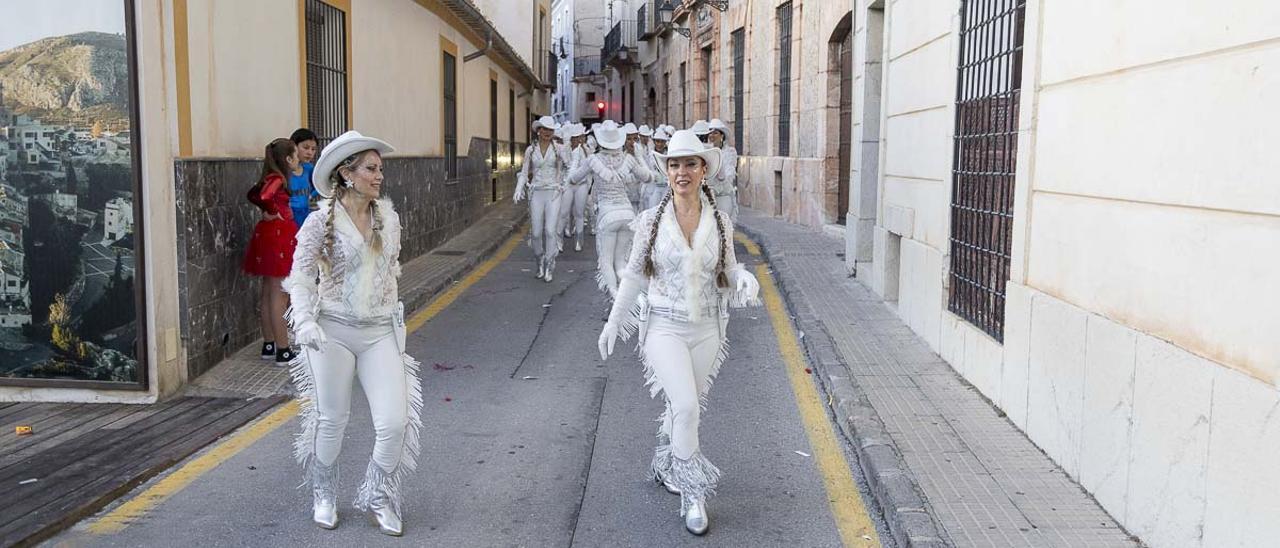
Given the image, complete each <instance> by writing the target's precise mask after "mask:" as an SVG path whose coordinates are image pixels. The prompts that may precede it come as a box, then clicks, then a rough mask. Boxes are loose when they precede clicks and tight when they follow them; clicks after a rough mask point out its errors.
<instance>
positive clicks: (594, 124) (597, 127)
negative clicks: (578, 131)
mask: <svg viewBox="0 0 1280 548" xmlns="http://www.w3.org/2000/svg"><path fill="white" fill-rule="evenodd" d="M597 131H600V122H592V124H591V130H590V131H588V133H595V132H597Z"/></svg>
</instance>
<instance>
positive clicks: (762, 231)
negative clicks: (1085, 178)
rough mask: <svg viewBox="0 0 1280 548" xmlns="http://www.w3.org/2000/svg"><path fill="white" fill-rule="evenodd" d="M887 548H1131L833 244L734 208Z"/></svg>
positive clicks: (1104, 515) (1128, 539) (1105, 517)
mask: <svg viewBox="0 0 1280 548" xmlns="http://www.w3.org/2000/svg"><path fill="white" fill-rule="evenodd" d="M738 225H739V227H738V228H739V230H740V231H742V232H743V233H744V234H745V235H747V236H749V237H750V238H751V239H753V240H755V241H756V242H757V243H759V244H760V245H761V248H762V250H763V252H764V254H765V256H766V257H767V258H768V260H769V264H770V267H771V268H772V270H773V272H774V275H775V276H776V277H777V279H778V282H779V284H780V285H781V286H782V290H783V293H784V294H785V296H786V299H787V301H788V306H789V307H790V308H791V312H792V314H793V315H794V316H795V318H796V323H797V326H798V327H799V328H800V329H801V330H802V332H803V333H804V337H803V338H804V343H805V347H806V351H807V352H808V353H809V358H810V361H811V362H813V363H814V365H815V367H816V368H817V369H818V373H820V375H819V377H820V378H821V379H822V381H823V383H824V385H825V388H826V389H827V391H828V393H829V394H830V395H831V399H832V407H833V408H834V411H835V414H836V418H837V420H838V422H840V423H841V424H840V427H841V430H842V431H844V433H845V435H846V436H848V437H849V439H850V441H851V442H852V444H853V445H854V447H855V450H856V452H857V454H858V457H859V464H860V465H861V466H862V468H863V470H864V472H865V473H866V476H867V478H868V481H869V482H870V484H871V488H872V491H873V494H874V496H875V497H876V499H877V502H878V503H879V504H880V506H881V509H882V510H883V511H884V513H885V517H886V520H887V521H888V524H889V528H890V530H891V532H892V533H893V535H894V537H895V539H896V540H897V541H898V544H899V545H901V546H937V545H953V546H981V547H998V546H1017V547H1023V546H1072V547H1079V546H1089V547H1094V546H1135V545H1137V542H1136V541H1134V540H1133V539H1132V538H1131V537H1130V536H1129V535H1128V534H1127V533H1126V532H1125V531H1124V530H1123V529H1122V528H1121V527H1120V526H1119V525H1118V524H1117V523H1116V522H1115V520H1113V519H1112V518H1111V517H1110V516H1109V515H1107V513H1106V512H1105V511H1103V510H1102V508H1101V507H1100V506H1099V505H1098V504H1097V502H1095V501H1094V499H1093V498H1092V497H1091V496H1090V495H1089V494H1088V493H1086V492H1085V491H1084V490H1083V489H1081V488H1080V486H1079V485H1078V484H1076V483H1075V482H1074V481H1072V479H1071V478H1070V477H1068V476H1067V475H1066V474H1065V473H1064V472H1063V470H1062V468H1061V467H1059V466H1058V465H1057V464H1055V463H1054V462H1053V461H1052V460H1050V459H1049V458H1048V456H1046V455H1045V454H1044V453H1043V452H1042V451H1040V449H1039V448H1037V447H1036V446H1035V444H1033V443H1032V442H1031V440H1029V439H1028V438H1027V437H1026V436H1025V435H1024V434H1023V433H1022V432H1021V431H1019V430H1018V429H1017V428H1016V427H1015V426H1014V425H1013V423H1011V422H1009V421H1008V420H1007V419H1006V418H1004V415H1003V413H1001V412H1000V411H999V410H998V409H996V408H995V407H994V406H992V404H991V403H990V402H989V401H988V400H986V399H985V398H984V397H983V396H982V395H981V394H980V393H979V392H978V391H977V390H976V389H974V388H973V387H972V386H970V385H969V384H968V383H967V382H965V381H964V380H963V379H961V378H960V377H959V376H958V375H957V374H956V373H955V372H954V370H952V369H951V367H950V366H949V365H948V364H947V363H946V362H945V361H943V360H942V358H940V357H939V356H938V355H937V354H935V353H933V351H931V350H930V349H929V347H928V345H927V344H926V343H925V342H924V341H923V340H922V339H920V338H919V337H918V336H916V335H915V334H914V333H913V332H912V331H911V330H910V329H909V328H908V327H907V326H906V325H905V324H904V323H903V322H902V321H901V320H900V319H899V318H898V316H897V314H896V313H895V312H894V310H893V309H891V308H890V305H888V304H886V303H884V302H883V301H881V300H880V299H879V297H877V296H876V295H875V293H873V292H872V291H870V290H869V289H868V288H867V287H866V286H864V285H863V284H862V283H860V282H858V281H856V280H855V279H853V278H850V277H849V276H848V274H847V272H846V269H845V266H844V262H843V258H842V257H841V255H842V254H843V252H844V242H843V241H842V240H841V239H839V238H834V237H832V236H830V235H828V234H825V233H823V232H821V231H818V230H814V229H809V228H806V227H801V226H798V225H794V224H790V223H786V222H783V221H780V220H777V219H774V218H772V217H769V216H766V215H764V214H762V213H759V212H755V211H752V210H747V209H743V211H742V214H741V216H740V218H739V220H738Z"/></svg>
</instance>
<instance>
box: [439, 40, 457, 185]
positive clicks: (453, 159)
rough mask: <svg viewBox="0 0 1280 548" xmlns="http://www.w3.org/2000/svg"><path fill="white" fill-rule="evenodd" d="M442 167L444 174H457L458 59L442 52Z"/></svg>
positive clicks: (448, 175)
mask: <svg viewBox="0 0 1280 548" xmlns="http://www.w3.org/2000/svg"><path fill="white" fill-rule="evenodd" d="M442 80H443V83H444V113H443V114H444V116H443V117H442V118H443V119H444V128H443V129H444V166H445V167H444V169H445V176H446V177H448V178H449V179H453V178H454V177H457V176H458V59H457V58H456V57H454V56H453V55H452V54H450V53H447V52H446V53H444V78H443V79H442Z"/></svg>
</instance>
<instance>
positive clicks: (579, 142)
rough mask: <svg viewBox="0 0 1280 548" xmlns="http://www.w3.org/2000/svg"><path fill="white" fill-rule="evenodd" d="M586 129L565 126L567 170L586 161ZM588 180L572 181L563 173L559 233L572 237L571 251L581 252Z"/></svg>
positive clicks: (571, 125)
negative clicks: (563, 182) (567, 148)
mask: <svg viewBox="0 0 1280 548" xmlns="http://www.w3.org/2000/svg"><path fill="white" fill-rule="evenodd" d="M585 130H586V128H585V127H583V126H582V125H580V124H567V125H566V126H565V128H564V136H565V138H566V139H568V140H569V166H570V167H569V168H570V171H572V170H573V168H574V167H576V166H579V165H581V164H582V163H584V162H586V161H587V148H586V136H585V135H586V133H585ZM589 183H590V178H588V177H582V178H579V179H578V180H573V179H572V177H571V176H570V173H569V172H566V173H565V193H564V195H563V196H561V197H560V232H561V233H562V234H564V235H565V237H570V236H572V237H573V240H574V241H573V250H574V251H582V230H583V228H584V227H585V226H586V212H587V192H589V191H590V190H591V186H590V184H589Z"/></svg>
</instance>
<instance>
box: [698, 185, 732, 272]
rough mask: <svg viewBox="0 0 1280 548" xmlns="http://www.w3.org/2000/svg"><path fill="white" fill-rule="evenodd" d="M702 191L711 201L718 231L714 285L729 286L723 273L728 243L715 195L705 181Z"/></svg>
mask: <svg viewBox="0 0 1280 548" xmlns="http://www.w3.org/2000/svg"><path fill="white" fill-rule="evenodd" d="M702 193H703V194H705V195H706V196H707V200H710V201H711V216H713V217H715V218H716V232H719V233H720V259H719V260H718V261H716V287H719V288H722V289H723V288H727V287H729V276H728V275H727V274H725V273H724V258H725V255H727V254H728V252H729V250H728V247H729V244H728V242H727V241H726V239H725V233H724V221H722V220H721V219H720V213H719V212H717V211H716V195H715V193H714V192H712V191H711V187H709V186H707V185H706V183H703V184H702Z"/></svg>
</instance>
